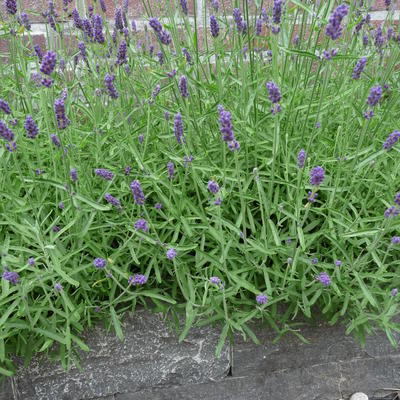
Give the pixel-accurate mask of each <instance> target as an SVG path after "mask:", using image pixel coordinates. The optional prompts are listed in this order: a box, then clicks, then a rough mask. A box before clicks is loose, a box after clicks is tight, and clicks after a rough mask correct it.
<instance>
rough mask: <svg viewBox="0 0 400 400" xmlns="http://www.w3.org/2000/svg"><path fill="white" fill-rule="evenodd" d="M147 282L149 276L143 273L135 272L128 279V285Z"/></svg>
mask: <svg viewBox="0 0 400 400" xmlns="http://www.w3.org/2000/svg"><path fill="white" fill-rule="evenodd" d="M146 282H147V276H146V275H141V274H134V275H133V276H130V277H129V279H128V285H133V286H135V285H144V284H145V283H146Z"/></svg>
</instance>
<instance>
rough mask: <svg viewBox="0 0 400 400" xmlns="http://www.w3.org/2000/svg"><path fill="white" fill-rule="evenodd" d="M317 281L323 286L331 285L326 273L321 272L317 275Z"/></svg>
mask: <svg viewBox="0 0 400 400" xmlns="http://www.w3.org/2000/svg"><path fill="white" fill-rule="evenodd" d="M317 279H318V280H319V281H320V282H321V283H322V284H323V285H325V286H329V285H330V283H331V278H330V277H329V275H328V274H327V273H326V272H321V273H320V274H319V275H318V277H317Z"/></svg>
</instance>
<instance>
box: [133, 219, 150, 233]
mask: <svg viewBox="0 0 400 400" xmlns="http://www.w3.org/2000/svg"><path fill="white" fill-rule="evenodd" d="M135 229H136V230H137V231H139V230H142V231H143V232H148V231H149V226H148V224H147V221H146V220H145V219H143V218H140V219H138V220H137V221H136V222H135Z"/></svg>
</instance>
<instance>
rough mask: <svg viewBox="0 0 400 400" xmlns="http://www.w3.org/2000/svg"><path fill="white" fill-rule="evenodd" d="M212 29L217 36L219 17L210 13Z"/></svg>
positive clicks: (213, 35)
mask: <svg viewBox="0 0 400 400" xmlns="http://www.w3.org/2000/svg"><path fill="white" fill-rule="evenodd" d="M210 30H211V35H212V37H214V38H216V37H218V35H219V25H218V21H217V18H216V17H215V16H214V15H210Z"/></svg>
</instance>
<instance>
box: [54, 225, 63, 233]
mask: <svg viewBox="0 0 400 400" xmlns="http://www.w3.org/2000/svg"><path fill="white" fill-rule="evenodd" d="M60 231H61V228H60V227H59V226H58V225H54V226H53V232H55V233H57V232H60Z"/></svg>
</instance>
